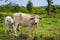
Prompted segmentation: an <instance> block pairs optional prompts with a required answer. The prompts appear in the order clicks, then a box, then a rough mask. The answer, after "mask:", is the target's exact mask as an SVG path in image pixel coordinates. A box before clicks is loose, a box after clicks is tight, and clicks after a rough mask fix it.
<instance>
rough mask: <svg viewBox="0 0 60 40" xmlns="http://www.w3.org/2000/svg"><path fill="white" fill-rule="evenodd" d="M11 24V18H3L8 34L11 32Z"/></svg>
mask: <svg viewBox="0 0 60 40" xmlns="http://www.w3.org/2000/svg"><path fill="white" fill-rule="evenodd" d="M13 23H14V21H13V19H12V17H10V16H6V18H5V26H7V27H8V28H9V31H10V32H12V30H13ZM5 31H6V30H5Z"/></svg>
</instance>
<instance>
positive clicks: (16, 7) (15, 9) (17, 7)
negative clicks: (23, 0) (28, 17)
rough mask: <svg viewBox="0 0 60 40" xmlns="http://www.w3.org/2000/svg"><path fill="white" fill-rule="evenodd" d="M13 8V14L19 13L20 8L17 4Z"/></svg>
mask: <svg viewBox="0 0 60 40" xmlns="http://www.w3.org/2000/svg"><path fill="white" fill-rule="evenodd" d="M13 8H14V12H19V11H20V7H19V5H18V4H16V5H14V6H13Z"/></svg>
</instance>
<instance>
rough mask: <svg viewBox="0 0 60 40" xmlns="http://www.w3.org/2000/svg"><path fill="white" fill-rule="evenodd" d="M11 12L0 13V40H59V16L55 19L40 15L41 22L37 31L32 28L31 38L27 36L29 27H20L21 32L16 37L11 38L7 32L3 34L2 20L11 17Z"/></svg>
mask: <svg viewBox="0 0 60 40" xmlns="http://www.w3.org/2000/svg"><path fill="white" fill-rule="evenodd" d="M13 14H14V13H12V12H7V13H6V12H0V40H60V14H59V13H58V14H56V15H55V17H54V16H51V17H47V15H46V14H41V17H42V21H41V22H40V24H39V26H38V29H37V31H35V30H34V28H32V33H31V35H32V37H31V38H30V37H29V35H30V34H28V30H29V27H21V28H20V29H21V32H19V33H18V35H19V36H18V37H15V36H13V35H12V34H11V33H10V34H9V33H8V32H6V33H4V29H5V28H6V27H5V26H4V18H5V16H7V15H10V16H12V15H13ZM6 30H8V29H7V28H6ZM35 33H36V34H35Z"/></svg>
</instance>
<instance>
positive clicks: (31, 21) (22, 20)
mask: <svg viewBox="0 0 60 40" xmlns="http://www.w3.org/2000/svg"><path fill="white" fill-rule="evenodd" d="M39 18H40V17H39V16H38V15H32V16H31V15H28V14H25V13H15V14H14V23H15V26H14V31H15V34H16V29H18V30H19V24H20V25H22V26H29V27H32V26H34V27H37V25H38V22H39Z"/></svg>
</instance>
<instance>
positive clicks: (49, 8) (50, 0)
mask: <svg viewBox="0 0 60 40" xmlns="http://www.w3.org/2000/svg"><path fill="white" fill-rule="evenodd" d="M47 3H48V7H47V15H48V16H50V10H51V4H52V3H53V2H52V0H47Z"/></svg>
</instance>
